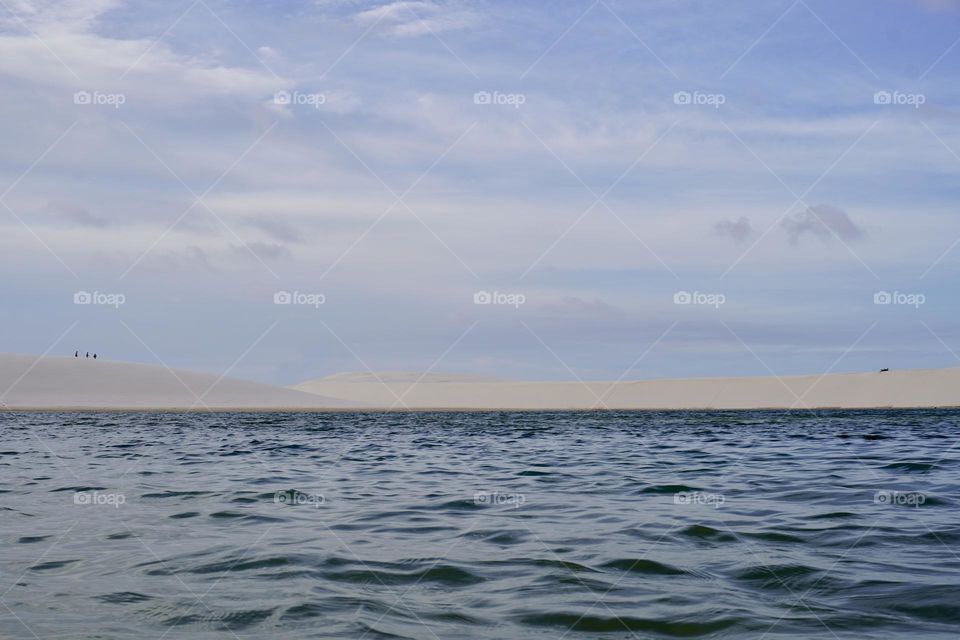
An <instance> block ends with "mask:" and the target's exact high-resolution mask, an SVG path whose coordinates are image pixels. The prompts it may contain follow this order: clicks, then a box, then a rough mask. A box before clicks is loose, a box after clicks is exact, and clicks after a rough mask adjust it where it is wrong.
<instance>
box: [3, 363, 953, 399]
mask: <svg viewBox="0 0 960 640" xmlns="http://www.w3.org/2000/svg"><path fill="white" fill-rule="evenodd" d="M0 402H2V403H3V404H2V405H0V408H3V407H6V408H9V409H127V410H135V409H163V410H187V409H193V410H206V409H213V410H243V409H250V410H276V411H283V410H287V411H304V410H306V411H309V410H318V411H323V410H344V409H351V408H356V409H360V410H365V409H399V410H403V409H415V410H417V409H523V410H549V409H595V408H609V409H752V408H778V409H788V408H804V407H807V408H827V407H841V408H865V407H936V406H941V407H947V406H960V369H922V370H913V371H890V372H885V373H879V372H877V373H856V374H831V375H826V376H791V377H783V378H775V377H757V378H699V379H689V380H647V381H639V382H636V381H634V382H619V383H612V382H586V383H579V382H517V381H510V380H502V379H497V378H489V377H482V376H467V375H461V374H434V373H431V374H428V375H422V374H415V373H406V372H384V373H342V374H337V375H333V376H329V377H326V378H320V379H318V380H311V381H308V382H303V383H301V384H298V385H296V386H295V387H292V388H283V387H275V386H271V385H265V384H259V383H256V382H249V381H244V380H236V379H233V378H224V379H222V380H220V379H218V376H215V375H212V374H206V373H196V372H191V371H182V370H177V371H170V370H168V369H166V368H165V367H162V366H159V365H146V364H137V363H130V362H114V361H109V360H87V359H83V358H80V359H75V358H69V357H68V358H64V357H42V358H37V357H36V356H27V355H0Z"/></svg>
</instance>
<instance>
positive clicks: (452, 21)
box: [354, 0, 479, 37]
mask: <svg viewBox="0 0 960 640" xmlns="http://www.w3.org/2000/svg"><path fill="white" fill-rule="evenodd" d="M354 20H356V21H357V22H359V23H360V24H364V25H370V24H381V25H384V26H385V28H386V30H387V31H388V32H389V33H392V34H393V35H396V36H401V37H417V36H422V35H426V34H430V33H440V32H443V31H452V30H457V29H465V28H467V27H471V26H473V25H475V24H477V22H478V21H479V16H478V15H477V14H476V13H474V12H473V11H471V10H469V9H466V8H463V7H461V6H459V5H453V4H439V3H435V2H426V1H422V0H412V1H411V0H396V1H395V2H390V3H387V4H382V5H380V6H377V7H374V8H372V9H367V10H365V11H361V12H359V13H357V14H356V15H354Z"/></svg>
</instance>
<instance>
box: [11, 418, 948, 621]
mask: <svg viewBox="0 0 960 640" xmlns="http://www.w3.org/2000/svg"><path fill="white" fill-rule="evenodd" d="M958 423H960V412H957V411H845V412H843V411H827V412H816V413H811V412H802V411H796V412H720V413H718V412H710V413H707V412H673V413H670V412H662V413H661V412H638V413H604V412H598V413H423V414H403V413H396V414H389V415H379V414H345V413H341V414H192V415H182V414H172V413H171V414H159V413H158V414H137V413H130V414H123V413H113V414H108V413H103V414H93V413H87V414H83V413H57V414H54V413H35V414H28V413H21V414H17V413H0V430H2V434H3V439H2V442H0V593H2V596H0V637H3V638H43V639H46V638H104V639H112V638H181V637H182V638H187V637H189V638H352V639H357V638H369V639H375V638H424V639H432V638H433V639H443V640H446V639H447V638H551V639H557V638H571V639H574V638H769V639H775V638H791V639H795V638H957V637H960V510H958V498H960V493H958V489H960V447H958V446H957V445H958Z"/></svg>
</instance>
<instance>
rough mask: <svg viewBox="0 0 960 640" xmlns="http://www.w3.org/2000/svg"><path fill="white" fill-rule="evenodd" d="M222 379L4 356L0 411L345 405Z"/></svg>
mask: <svg viewBox="0 0 960 640" xmlns="http://www.w3.org/2000/svg"><path fill="white" fill-rule="evenodd" d="M218 378H219V376H215V375H212V374H207V373H196V372H191V371H180V370H175V371H170V370H168V369H166V368H165V367H162V366H159V365H147V364H138V363H131V362H114V361H110V360H101V359H98V360H93V359H84V358H79V359H75V358H65V357H51V356H48V357H42V358H39V359H38V358H37V356H29V355H8V354H0V402H2V403H3V405H0V407H2V406H4V405H5V406H6V408H9V409H57V408H60V409H167V410H186V409H193V410H198V411H199V410H205V409H228V410H239V409H256V410H268V409H278V410H280V409H288V410H292V409H298V410H303V409H314V408H316V409H326V408H340V407H342V406H343V405H344V404H346V403H344V402H343V401H340V400H334V399H332V398H325V397H323V396H322V395H317V394H308V393H304V392H301V391H295V390H292V389H287V388H284V387H274V386H270V385H265V384H259V383H256V382H248V381H244V380H236V379H231V378H224V379H222V380H218ZM198 398H199V399H198Z"/></svg>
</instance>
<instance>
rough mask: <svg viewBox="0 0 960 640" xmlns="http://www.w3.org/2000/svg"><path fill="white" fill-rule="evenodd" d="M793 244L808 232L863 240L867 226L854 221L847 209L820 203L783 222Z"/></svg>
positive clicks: (826, 238) (828, 236)
mask: <svg viewBox="0 0 960 640" xmlns="http://www.w3.org/2000/svg"><path fill="white" fill-rule="evenodd" d="M782 226H783V228H784V229H785V230H786V232H787V237H788V238H789V239H790V242H791V244H798V243H799V242H800V238H801V237H803V236H804V235H806V234H810V235H812V236H816V237H818V238H822V239H824V240H828V239H830V238H832V237H834V236H836V237H838V238H840V239H841V240H862V239H863V238H866V237H867V230H866V228H865V227H863V226H861V225H860V224H858V223H856V222H854V221H853V219H852V218H851V217H850V216H849V215H848V214H847V212H846V211H844V210H843V209H841V208H840V207H834V206H832V205H828V204H818V205H814V206H812V207H809V208H807V209H805V210H804V211H800V212H798V213H795V214H793V215H792V216H790V217H788V218H785V219H784V220H783V222H782Z"/></svg>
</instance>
